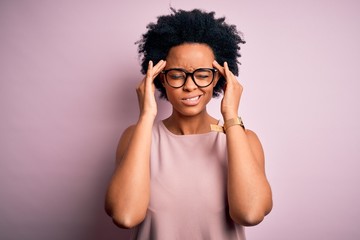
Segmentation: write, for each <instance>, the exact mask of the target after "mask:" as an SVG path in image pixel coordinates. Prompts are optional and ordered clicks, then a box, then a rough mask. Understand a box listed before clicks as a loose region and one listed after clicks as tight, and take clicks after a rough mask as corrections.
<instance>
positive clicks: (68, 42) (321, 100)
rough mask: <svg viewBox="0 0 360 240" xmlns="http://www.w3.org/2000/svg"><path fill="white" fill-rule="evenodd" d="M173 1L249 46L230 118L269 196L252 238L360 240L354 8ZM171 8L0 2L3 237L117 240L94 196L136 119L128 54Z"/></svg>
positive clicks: (160, 2)
mask: <svg viewBox="0 0 360 240" xmlns="http://www.w3.org/2000/svg"><path fill="white" fill-rule="evenodd" d="M170 2H171V5H172V6H173V7H175V8H182V9H192V8H194V7H199V8H203V9H206V10H215V11H216V12H217V15H216V16H218V17H221V16H226V17H227V20H228V22H230V23H233V24H236V25H237V26H238V28H239V29H240V30H241V31H243V33H244V36H245V39H246V40H247V43H246V44H245V45H244V46H243V47H242V51H241V52H242V55H243V57H242V59H241V62H242V65H241V72H240V77H239V80H240V81H241V83H242V84H243V85H244V94H243V98H242V103H241V109H240V115H241V116H242V117H243V119H244V121H245V123H246V126H247V127H248V128H251V129H253V130H255V131H256V132H257V133H258V135H259V137H260V138H261V140H262V143H263V145H264V148H265V152H266V157H267V173H268V177H269V181H270V182H271V185H272V188H273V193H274V209H273V211H272V213H271V214H270V215H269V216H268V217H266V219H265V220H264V222H263V223H262V224H261V225H259V226H256V227H252V228H247V235H248V239H251V240H260V239H274V240H289V239H291V240H303V239H311V240H312V239H314V240H315V239H328V240H333V239H334V240H335V239H346V240H351V239H354V240H355V239H360V230H359V229H360V228H359V220H358V217H359V215H360V207H359V203H360V188H359V186H358V184H359V182H360V175H359V174H358V172H359V169H360V163H359V162H360V161H359V160H360V150H359V149H360V148H359V143H360V127H359V124H360V107H359V102H360V97H359V94H358V92H359V89H360V83H359V80H360V77H359V76H360V74H359V71H360V70H359V63H360V44H359V43H360V31H359V29H360V28H359V23H360V14H359V12H360V2H359V1H356V0H327V1H325V0H322V1H320V0H319V1H314V0H303V1H295V0H292V1H285V0H274V1H256V0H255V1H254V0H251V1H250V0H248V1H235V0H232V1H205V0H201V1H200V0H197V1H195V0H176V1H170ZM169 4H170V3H169V1H165V0H157V1H138V0H133V1H131V3H126V4H125V3H123V1H115V0H114V1H80V0H76V1H46V0H43V1H39V0H38V1H11V0H2V1H1V2H0V30H1V33H0V110H1V111H0V114H1V117H0V239H4V240H15V239H16V240H20V239H21V240H22V239H27V240H39V239H52V240H57V239H59V240H60V239H67V240H73V239H74V240H78V239H87V240H88V239H94V240H95V239H127V238H126V236H128V232H127V231H125V230H121V229H118V228H117V227H115V225H113V224H112V222H111V219H110V218H109V217H107V216H106V215H105V213H104V210H103V202H104V193H105V189H106V185H107V183H108V181H109V178H110V175H111V173H112V170H113V167H114V154H115V149H116V145H117V141H118V138H119V136H120V134H121V132H122V131H123V129H124V128H125V127H126V126H128V125H129V124H130V123H133V122H134V121H136V119H137V116H138V107H137V102H136V95H135V90H134V88H135V86H136V84H137V83H138V81H139V80H140V79H141V78H142V76H141V74H140V72H139V70H140V67H139V60H138V58H137V48H136V46H135V45H134V42H135V41H137V40H138V39H139V38H140V36H141V34H142V33H144V32H145V26H146V25H147V23H149V22H150V21H155V20H156V17H157V16H158V15H160V14H167V13H169ZM219 101H220V100H214V101H213V102H212V104H211V106H210V108H209V110H210V112H211V113H212V114H213V115H214V116H216V117H218V118H219V117H221V115H220V112H219ZM159 105H160V108H161V109H162V110H161V112H160V114H159V118H163V117H164V116H166V115H167V114H168V113H169V108H168V105H167V103H166V102H164V101H161V102H159ZM199 174H200V173H199ZM209 197H211V196H209ZM184 230H185V229H184Z"/></svg>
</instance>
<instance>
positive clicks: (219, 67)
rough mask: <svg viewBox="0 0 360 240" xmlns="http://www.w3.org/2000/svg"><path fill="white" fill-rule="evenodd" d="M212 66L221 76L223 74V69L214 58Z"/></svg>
mask: <svg viewBox="0 0 360 240" xmlns="http://www.w3.org/2000/svg"><path fill="white" fill-rule="evenodd" d="M213 66H214V67H215V68H216V69H217V70H218V71H219V73H220V74H221V75H223V76H224V75H225V71H224V68H223V66H221V65H220V64H219V63H218V62H217V61H216V60H214V62H213Z"/></svg>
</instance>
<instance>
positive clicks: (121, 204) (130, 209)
mask: <svg viewBox="0 0 360 240" xmlns="http://www.w3.org/2000/svg"><path fill="white" fill-rule="evenodd" d="M200 67H214V68H216V69H218V73H217V74H216V76H215V80H214V82H213V83H212V84H211V85H210V86H208V87H206V88H198V87H197V86H196V85H195V83H194V82H193V81H192V79H191V78H190V77H189V78H188V79H187V81H186V83H185V85H184V86H183V87H181V88H177V89H175V88H172V87H170V86H169V85H168V84H167V83H166V81H164V78H163V76H161V78H162V83H163V85H164V87H165V90H166V94H167V97H168V100H169V102H170V104H171V105H172V108H173V110H172V114H171V115H170V116H169V117H168V118H167V119H165V120H163V122H164V124H165V126H166V127H167V128H168V129H169V130H170V131H171V132H173V133H174V134H199V133H206V132H209V131H210V124H216V123H217V122H218V120H217V119H215V118H213V117H211V116H210V115H209V114H208V113H207V110H206V106H207V104H208V103H209V101H210V100H211V99H212V91H213V88H214V86H215V85H216V83H217V81H218V79H219V77H220V74H221V75H222V76H224V77H225V79H226V86H225V89H224V96H223V99H222V101H221V109H220V110H221V114H222V116H223V118H224V121H225V122H226V121H227V120H229V119H232V118H236V117H237V116H238V109H239V105H240V99H241V94H242V91H243V87H242V86H241V84H240V83H239V82H238V80H237V79H236V77H235V76H234V74H233V73H232V72H231V71H230V70H229V68H228V65H227V63H226V62H225V63H224V65H223V66H221V65H220V64H219V63H217V62H216V61H215V58H214V54H213V52H212V50H211V48H209V47H208V46H207V45H205V44H198V43H190V44H189V43H186V44H182V45H180V46H176V47H173V48H172V49H171V50H170V51H169V54H168V56H167V58H166V61H163V60H161V61H159V62H158V63H157V64H156V65H155V66H153V63H152V62H151V61H150V62H149V67H148V71H147V74H146V76H145V77H144V79H143V80H142V81H141V82H140V84H139V85H138V87H137V89H136V91H137V96H138V102H139V107H140V115H139V119H138V121H137V123H136V124H135V125H132V126H130V127H128V128H127V129H126V130H125V131H124V133H123V135H122V136H121V139H120V141H119V145H118V149H117V166H116V169H115V171H114V174H113V177H112V179H111V181H110V184H109V187H108V191H107V195H106V204H105V208H106V211H107V213H108V214H109V215H110V216H111V217H112V218H113V221H114V223H115V224H117V225H118V226H120V227H123V228H131V227H134V226H136V225H138V224H139V223H141V222H142V221H143V220H144V218H145V215H146V211H147V207H148V205H149V199H150V145H151V131H152V126H153V123H154V121H155V117H156V114H157V104H156V100H155V86H154V83H153V81H154V79H155V77H156V76H157V75H158V74H160V72H161V71H162V70H163V69H170V68H183V69H185V70H186V71H189V72H192V71H194V70H195V69H197V68H200ZM194 97H198V99H196V100H194V101H190V100H189V99H190V98H194ZM226 140H227V154H228V189H227V194H228V205H229V215H230V217H231V218H232V219H233V221H235V222H236V223H239V224H242V225H245V226H253V225H256V224H258V223H260V222H261V221H262V220H263V218H264V217H265V216H266V215H267V214H268V213H269V212H270V211H271V208H272V194H271V188H270V185H269V183H268V181H267V178H266V175H265V160H264V152H263V149H262V146H261V143H260V141H259V139H258V137H257V135H256V134H255V133H254V132H253V131H251V130H244V129H243V128H242V127H241V126H239V125H234V126H232V127H229V128H228V129H227V131H226Z"/></svg>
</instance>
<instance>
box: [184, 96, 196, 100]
mask: <svg viewBox="0 0 360 240" xmlns="http://www.w3.org/2000/svg"><path fill="white" fill-rule="evenodd" d="M198 99H199V96H197V97H193V98H186V99H185V100H186V101H196V100H198Z"/></svg>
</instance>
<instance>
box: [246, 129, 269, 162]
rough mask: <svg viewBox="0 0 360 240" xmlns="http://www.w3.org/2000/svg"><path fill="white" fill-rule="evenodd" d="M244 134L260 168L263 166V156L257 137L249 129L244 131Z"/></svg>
mask: <svg viewBox="0 0 360 240" xmlns="http://www.w3.org/2000/svg"><path fill="white" fill-rule="evenodd" d="M245 134H246V137H247V139H248V143H249V145H250V148H251V151H252V152H253V154H254V155H255V158H256V159H257V161H258V162H259V163H260V164H261V165H262V166H264V161H265V154H264V149H263V147H262V144H261V142H260V139H259V137H258V135H257V134H256V133H255V132H254V131H252V130H250V129H246V130H245Z"/></svg>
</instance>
